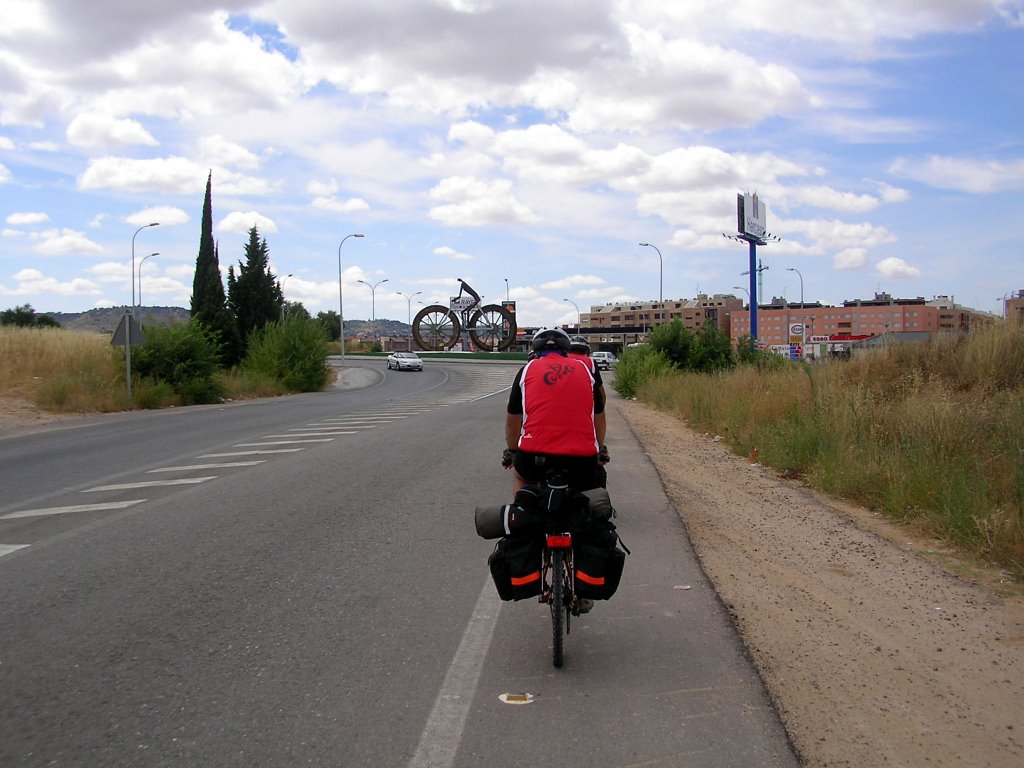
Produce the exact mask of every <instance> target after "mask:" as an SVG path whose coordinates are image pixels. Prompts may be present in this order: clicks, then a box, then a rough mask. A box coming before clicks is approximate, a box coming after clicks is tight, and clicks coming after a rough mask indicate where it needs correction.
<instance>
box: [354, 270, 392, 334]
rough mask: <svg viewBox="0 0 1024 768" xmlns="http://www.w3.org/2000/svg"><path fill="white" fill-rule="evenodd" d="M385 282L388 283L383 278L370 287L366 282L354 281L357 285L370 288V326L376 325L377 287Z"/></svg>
mask: <svg viewBox="0 0 1024 768" xmlns="http://www.w3.org/2000/svg"><path fill="white" fill-rule="evenodd" d="M387 281H388V279H387V278H386V277H385V278H384V279H383V280H378V281H377V282H376V283H373V284H372V285H371V284H370V283H368V282H366V281H365V280H356V282H357V283H362V284H363V285H365V286H368V287H369V288H370V323H371V324H374V325H376V323H377V304H376V296H377V286H378V285H381V284H383V283H386V282H387Z"/></svg>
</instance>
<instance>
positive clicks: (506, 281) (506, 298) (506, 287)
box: [505, 277, 509, 301]
mask: <svg viewBox="0 0 1024 768" xmlns="http://www.w3.org/2000/svg"><path fill="white" fill-rule="evenodd" d="M508 300H509V298H508V278H507V277H506V278H505V301H508Z"/></svg>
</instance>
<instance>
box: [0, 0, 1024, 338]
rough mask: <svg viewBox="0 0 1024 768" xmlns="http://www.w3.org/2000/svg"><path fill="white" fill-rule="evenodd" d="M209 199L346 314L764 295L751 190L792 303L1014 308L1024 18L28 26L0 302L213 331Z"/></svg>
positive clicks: (357, 15) (916, 10)
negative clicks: (200, 306) (112, 313)
mask: <svg viewBox="0 0 1024 768" xmlns="http://www.w3.org/2000/svg"><path fill="white" fill-rule="evenodd" d="M208 175H211V178H212V190H213V222H214V237H215V239H216V240H217V243H218V247H219V254H220V265H221V268H222V271H223V272H224V273H225V275H226V272H227V268H228V266H229V265H232V264H234V265H236V269H237V264H238V263H239V261H241V260H242V259H243V258H244V245H245V243H246V242H247V240H248V231H249V229H250V228H251V227H252V226H254V225H255V226H256V227H257V229H258V231H259V234H260V236H261V237H263V238H265V239H266V242H267V246H268V248H269V251H270V264H271V269H272V271H273V272H274V274H276V275H277V276H278V277H279V279H280V280H281V282H282V284H283V288H284V293H285V297H286V298H287V299H288V300H289V301H296V302H301V303H302V304H303V305H304V306H305V307H306V309H308V310H309V311H310V313H312V314H316V313H317V312H321V311H328V310H332V309H333V310H337V309H338V306H339V296H338V293H339V292H338V280H339V272H340V275H341V281H342V291H343V296H344V316H345V318H346V319H364V318H370V316H371V314H373V315H375V316H376V317H377V318H378V319H379V318H390V319H396V320H402V321H407V320H408V318H409V316H414V315H415V314H416V312H417V311H418V310H419V309H421V308H422V306H421V305H420V302H424V303H431V302H437V301H441V302H442V303H447V298H448V297H449V296H452V295H455V294H456V293H457V291H458V285H457V282H456V280H457V278H460V277H461V278H463V279H465V280H466V281H467V282H469V283H470V284H471V285H472V286H473V287H474V288H476V290H477V291H478V292H479V293H481V294H483V295H484V299H485V301H486V302H498V301H500V300H504V299H506V298H510V299H512V300H515V301H516V302H517V311H518V316H519V320H520V325H533V326H536V325H552V324H565V323H573V322H575V321H576V312H577V308H578V309H579V310H580V311H582V312H586V311H587V310H588V309H589V307H590V306H591V305H595V304H603V303H606V302H615V303H618V302H628V301H643V300H654V299H658V298H659V296H660V297H663V298H664V299H665V300H666V301H667V300H670V299H687V298H693V297H695V296H696V295H697V294H698V292H699V293H704V294H716V293H717V294H734V295H736V296H740V297H742V298H746V294H744V293H743V290H744V289H749V285H748V282H747V281H748V278H747V277H744V276H743V275H742V273H743V272H744V271H746V270H747V269H748V266H749V264H748V259H749V253H748V248H747V246H746V244H745V243H741V242H736V241H735V240H732V239H729V238H727V237H723V235H729V234H735V232H736V195H737V193H742V192H757V193H758V196H759V198H760V199H761V200H762V201H763V202H765V203H766V205H767V227H768V230H769V231H770V232H771V233H772V234H773V235H774V236H776V237H777V238H778V240H777V241H774V240H773V241H772V242H771V243H770V244H768V245H766V246H764V247H761V248H759V249H758V257H759V258H760V259H761V264H762V266H763V267H764V269H763V271H762V272H761V273H760V277H761V279H762V281H763V291H762V293H761V296H762V299H767V298H770V297H783V298H786V299H788V300H789V301H794V302H795V301H799V300H800V298H801V291H802V292H803V297H804V300H805V301H807V302H812V301H818V302H821V303H823V304H833V305H834V304H841V302H843V301H844V300H850V299H857V298H863V299H869V298H872V297H873V296H874V294H875V293H876V292H887V293H889V294H891V295H893V296H895V297H899V298H904V297H918V296H921V297H924V298H926V299H931V298H934V297H936V296H952V297H953V298H954V300H955V301H957V302H958V303H960V304H963V305H966V306H969V307H973V308H975V309H979V310H983V311H989V312H993V313H996V314H1001V313H1002V298H1003V297H1004V296H1005V295H1007V294H1009V293H1010V292H1013V291H1017V290H1020V289H1024V244H1022V240H1024V215H1022V210H1024V206H1022V205H1021V201H1022V198H1024V0H834V1H833V2H821V0H757V2H752V0H730V1H729V2H719V1H718V0H687V2H682V1H680V2H669V1H668V0H543V2H541V1H540V0H518V1H517V2H508V1H502V0H388V1H387V2H380V3H368V2H365V0H363V1H361V2H350V0H333V1H332V2H325V1H324V0H265V1H264V2H254V1H251V0H219V1H207V0H177V2H174V3H167V2H165V0H160V1H159V2H157V0H134V2H132V3H125V2H123V1H122V0H90V1H89V2H87V3H86V2H81V0H4V2H3V3H2V4H0V308H9V307H15V306H21V305H23V304H30V305H31V306H32V307H33V308H34V309H36V310H37V311H39V312H48V311H56V312H80V311H85V310H88V309H92V308H96V307H109V306H123V305H127V304H129V303H131V301H132V298H133V296H134V297H135V300H136V301H140V300H141V303H142V304H144V305H159V306H183V307H188V306H189V302H190V297H191V290H192V275H193V271H194V268H195V261H196V255H197V253H198V247H199V235H200V224H201V216H202V204H203V194H204V190H205V186H206V181H207V177H208ZM154 222H157V223H159V226H156V227H147V226H146V225H147V224H150V223H154ZM357 233H358V234H363V235H365V236H364V237H363V238H349V237H348V235H352V234H357ZM640 243H650V244H651V246H650V247H648V246H641V245H639V244H640ZM659 253H660V256H659ZM151 254H156V255H151ZM133 262H134V265H135V266H134V269H133V266H132V264H133ZM133 277H134V280H133ZM360 280H362V281H364V283H360V282H359V281H360ZM384 280H387V282H386V283H383V282H381V281H384ZM133 284H134V285H133ZM370 285H373V286H375V288H373V289H372V290H371V288H370Z"/></svg>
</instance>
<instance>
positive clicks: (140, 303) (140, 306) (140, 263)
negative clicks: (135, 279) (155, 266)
mask: <svg viewBox="0 0 1024 768" xmlns="http://www.w3.org/2000/svg"><path fill="white" fill-rule="evenodd" d="M159 255H160V252H159V251H157V252H156V253H151V254H149V256H144V257H143V259H142V261H140V262H139V303H138V304H136V305H135V306H137V307H138V308H139V311H140V312H141V311H142V265H143V264H145V263H146V259H151V258H153V257H154V256H159Z"/></svg>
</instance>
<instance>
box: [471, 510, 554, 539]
mask: <svg viewBox="0 0 1024 768" xmlns="http://www.w3.org/2000/svg"><path fill="white" fill-rule="evenodd" d="M473 518H474V522H475V523H476V533H477V535H478V536H479V537H480V538H482V539H500V538H501V537H502V536H514V535H516V534H525V533H530V532H534V531H535V532H539V531H540V522H541V519H540V517H539V516H538V515H537V514H536V512H534V511H532V510H525V509H523V508H522V507H520V506H519V505H518V504H502V505H500V506H498V505H495V506H491V507H477V508H476V513H475V514H474V516H473Z"/></svg>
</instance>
